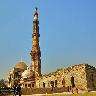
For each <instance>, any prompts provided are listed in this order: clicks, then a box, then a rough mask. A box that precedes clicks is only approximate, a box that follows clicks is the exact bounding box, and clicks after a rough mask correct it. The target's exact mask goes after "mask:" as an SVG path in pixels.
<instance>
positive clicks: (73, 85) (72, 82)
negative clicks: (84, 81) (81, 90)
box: [71, 76, 75, 88]
mask: <svg viewBox="0 0 96 96" xmlns="http://www.w3.org/2000/svg"><path fill="white" fill-rule="evenodd" d="M71 85H72V88H73V87H75V83H74V77H73V76H72V77H71Z"/></svg>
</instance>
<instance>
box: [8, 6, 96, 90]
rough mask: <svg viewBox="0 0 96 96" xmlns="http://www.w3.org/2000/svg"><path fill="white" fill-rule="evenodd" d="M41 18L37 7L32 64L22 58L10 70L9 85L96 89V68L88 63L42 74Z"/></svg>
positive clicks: (34, 20)
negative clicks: (26, 62) (29, 64)
mask: <svg viewBox="0 0 96 96" xmlns="http://www.w3.org/2000/svg"><path fill="white" fill-rule="evenodd" d="M39 37H40V34H39V19H38V10H37V8H35V13H34V19H33V33H32V50H31V52H30V55H31V66H30V67H28V66H27V65H26V64H25V63H24V62H23V61H22V60H21V61H20V62H19V63H18V64H16V65H15V67H14V68H13V69H12V70H10V72H9V74H8V87H13V86H14V85H16V84H21V87H22V88H44V89H45V88H51V87H54V88H65V89H66V88H67V89H68V90H67V91H70V90H71V89H72V88H74V87H75V88H78V90H94V89H96V68H95V67H93V66H91V65H88V64H76V65H74V66H71V67H68V68H61V69H58V70H57V71H55V72H51V73H48V74H45V75H42V74H41V58H40V57H41V51H40V46H39Z"/></svg>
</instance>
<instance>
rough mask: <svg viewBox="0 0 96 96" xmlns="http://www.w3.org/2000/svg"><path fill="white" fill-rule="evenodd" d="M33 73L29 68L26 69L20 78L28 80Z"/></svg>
mask: <svg viewBox="0 0 96 96" xmlns="http://www.w3.org/2000/svg"><path fill="white" fill-rule="evenodd" d="M33 74H34V73H33V71H32V70H30V68H27V70H25V71H24V72H23V73H22V78H23V79H24V78H30V77H32V76H33Z"/></svg>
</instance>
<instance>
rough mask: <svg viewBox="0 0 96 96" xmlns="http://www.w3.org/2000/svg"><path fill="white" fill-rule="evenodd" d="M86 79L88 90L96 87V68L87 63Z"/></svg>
mask: <svg viewBox="0 0 96 96" xmlns="http://www.w3.org/2000/svg"><path fill="white" fill-rule="evenodd" d="M86 79H87V88H88V90H95V89H96V68H95V67H93V66H90V65H88V64H86Z"/></svg>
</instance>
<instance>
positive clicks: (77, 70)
mask: <svg viewBox="0 0 96 96" xmlns="http://www.w3.org/2000/svg"><path fill="white" fill-rule="evenodd" d="M52 83H53V86H54V87H68V89H69V90H71V89H72V88H73V87H76V88H78V89H80V90H93V89H95V88H96V68H95V67H93V66H90V65H88V64H78V65H74V66H72V67H68V68H66V69H59V70H57V71H56V72H52V73H49V74H47V75H43V76H41V77H38V78H37V80H36V87H37V88H51V87H52Z"/></svg>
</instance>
